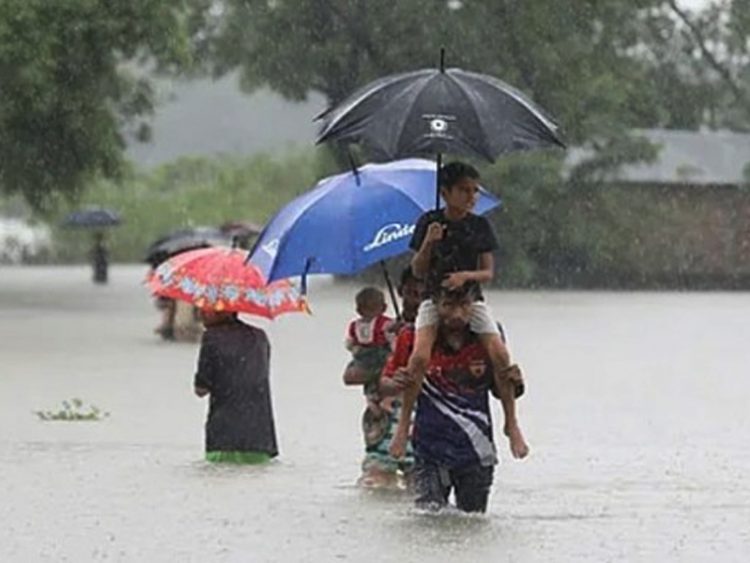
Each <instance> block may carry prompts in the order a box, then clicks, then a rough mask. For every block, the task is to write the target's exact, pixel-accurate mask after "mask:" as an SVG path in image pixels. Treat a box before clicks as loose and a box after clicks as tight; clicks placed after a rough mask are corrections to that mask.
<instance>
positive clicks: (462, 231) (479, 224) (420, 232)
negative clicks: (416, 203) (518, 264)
mask: <svg viewBox="0 0 750 563" xmlns="http://www.w3.org/2000/svg"><path fill="white" fill-rule="evenodd" d="M434 222H438V223H441V224H442V225H444V227H445V231H444V233H443V238H442V240H440V241H438V242H436V243H435V244H434V245H433V247H432V254H431V256H430V270H429V273H428V275H427V278H426V279H425V297H426V298H427V297H432V296H433V295H434V294H435V292H436V290H437V289H438V288H439V287H440V284H441V283H442V282H443V280H444V279H445V277H446V275H448V274H450V273H453V272H463V271H476V270H477V269H478V268H479V256H480V254H484V253H485V252H493V251H494V250H497V248H498V244H497V237H496V236H495V231H494V230H493V229H492V225H490V222H489V221H488V220H487V219H485V218H484V217H481V216H479V215H474V214H473V213H470V214H468V215H467V216H466V217H464V218H463V219H460V220H458V221H450V220H448V219H447V218H446V216H445V213H444V212H443V211H442V210H440V211H430V212H428V213H425V214H424V215H422V216H421V217H420V218H419V221H417V225H416V227H415V228H414V234H413V235H412V239H411V243H410V244H409V246H410V247H411V249H412V250H414V251H419V249H420V247H421V246H422V241H424V238H425V235H426V234H427V227H429V225H430V224H431V223H434ZM468 283H469V284H471V285H472V286H474V290H475V291H476V295H477V296H478V297H479V298H481V295H482V293H481V288H480V285H479V283H477V282H468Z"/></svg>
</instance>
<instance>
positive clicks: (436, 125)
mask: <svg viewBox="0 0 750 563" xmlns="http://www.w3.org/2000/svg"><path fill="white" fill-rule="evenodd" d="M422 118H423V119H424V120H426V121H427V126H428V127H429V129H430V131H429V133H427V136H428V137H448V136H449V134H448V129H449V128H450V122H451V121H455V120H456V116H454V115H438V114H427V115H423V116H422Z"/></svg>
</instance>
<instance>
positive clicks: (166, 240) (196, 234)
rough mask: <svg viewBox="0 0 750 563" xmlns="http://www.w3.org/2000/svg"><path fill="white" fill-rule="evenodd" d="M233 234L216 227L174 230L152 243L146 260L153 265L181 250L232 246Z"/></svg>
mask: <svg viewBox="0 0 750 563" xmlns="http://www.w3.org/2000/svg"><path fill="white" fill-rule="evenodd" d="M231 245H232V236H231V235H230V234H227V233H226V232H223V231H222V230H221V229H217V228H215V227H189V228H186V229H180V230H178V231H174V232H172V233H170V234H168V235H166V236H164V237H161V238H160V239H157V240H155V241H154V242H152V243H151V245H150V246H149V247H148V250H147V251H146V257H145V259H144V260H145V262H148V263H149V264H151V265H152V266H154V267H155V266H157V265H159V264H161V263H162V262H163V261H164V260H166V259H167V258H169V257H170V256H174V255H175V254H179V253H180V252H185V251H186V250H192V249H194V248H205V247H208V246H231Z"/></svg>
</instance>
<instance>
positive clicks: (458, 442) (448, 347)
mask: <svg viewBox="0 0 750 563" xmlns="http://www.w3.org/2000/svg"><path fill="white" fill-rule="evenodd" d="M473 298H474V297H473V295H472V290H471V288H466V287H463V288H460V289H457V290H449V289H448V288H445V287H443V288H440V289H439V290H438V293H437V294H436V295H435V303H436V309H437V313H438V319H439V320H438V327H437V338H436V341H435V346H434V348H433V352H432V356H431V358H430V363H429V368H428V370H427V373H426V376H425V379H424V382H423V388H422V393H421V394H420V395H419V400H418V403H417V408H416V416H415V421H414V435H413V446H414V455H415V459H416V465H415V469H414V481H415V489H416V493H417V499H416V503H417V507H419V508H425V509H433V510H434V509H440V508H442V507H444V506H446V505H447V503H448V497H449V495H450V493H451V491H453V493H454V495H455V499H456V506H457V508H458V509H459V510H462V511H464V512H485V511H486V509H487V501H488V497H489V492H490V488H491V486H492V480H493V473H494V466H495V464H496V463H497V453H496V449H495V445H494V440H493V431H492V426H493V423H492V416H491V413H490V402H489V394H490V393H492V394H493V395H494V396H495V397H499V398H501V400H503V398H502V396H503V395H505V394H506V393H507V385H505V387H506V389H503V387H504V382H501V381H498V379H497V378H496V377H494V373H493V368H492V364H491V362H490V359H489V355H488V354H487V352H486V350H485V349H484V347H483V346H482V344H481V343H480V341H479V337H478V336H477V335H476V334H474V333H473V332H472V331H471V330H470V328H469V319H470V317H471V315H472V303H473ZM393 379H394V381H396V382H401V383H402V384H406V385H408V384H409V374H408V372H407V371H406V370H397V372H396V373H395V374H394V376H393ZM503 402H504V400H503ZM503 407H504V410H505V404H503ZM507 414H508V413H507V410H506V421H507Z"/></svg>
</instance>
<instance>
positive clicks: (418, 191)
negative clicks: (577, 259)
mask: <svg viewBox="0 0 750 563" xmlns="http://www.w3.org/2000/svg"><path fill="white" fill-rule="evenodd" d="M435 174H436V171H435V163H434V162H433V161H430V160H423V159H406V160H397V161H394V162H389V163H386V164H368V165H366V166H363V167H362V168H360V169H359V170H358V171H356V170H355V171H354V172H347V173H345V174H338V175H336V176H331V177H330V178H325V179H323V180H321V181H320V182H319V183H318V184H317V186H316V187H315V188H314V189H313V190H311V191H309V192H307V193H305V194H304V195H302V196H300V197H298V198H296V199H295V200H293V201H291V202H290V203H289V204H287V205H286V206H285V207H284V208H282V209H281V211H279V212H278V213H277V214H276V216H275V217H274V218H273V219H271V221H270V222H269V223H268V225H267V226H266V227H265V229H264V230H263V232H262V233H261V234H260V236H259V237H258V241H257V242H256V245H255V247H254V249H253V251H252V253H251V255H250V259H249V260H250V261H251V262H252V263H253V264H255V265H256V266H258V267H259V268H260V270H261V272H263V274H264V275H265V276H266V278H267V279H268V281H273V280H278V279H283V278H288V277H292V276H298V275H302V276H305V275H307V274H308V273H311V274H317V273H325V274H344V275H347V274H354V273H356V272H359V271H361V270H363V269H364V268H366V267H368V266H371V265H373V264H376V263H378V262H382V261H384V260H386V259H388V258H392V257H394V256H397V255H399V254H402V253H404V252H406V251H407V250H408V249H409V241H410V239H411V235H412V234H413V232H414V227H415V224H416V221H417V219H418V218H419V216H420V215H421V214H422V213H424V212H426V211H430V210H432V209H433V208H434V203H435V200H434V197H435V182H436V178H435ZM499 205H500V200H499V199H497V198H496V197H495V196H493V195H492V194H490V193H488V192H487V191H486V190H484V189H483V190H481V194H480V197H479V201H478V203H477V206H476V209H475V212H476V213H479V214H485V213H488V212H489V211H490V210H492V209H494V208H496V207H498V206H499Z"/></svg>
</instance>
